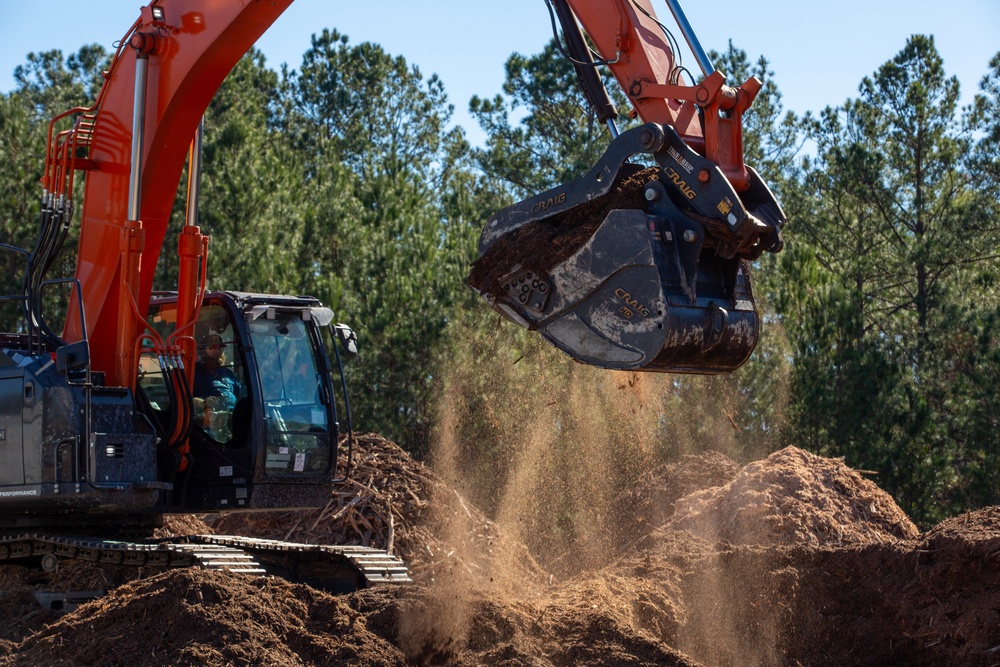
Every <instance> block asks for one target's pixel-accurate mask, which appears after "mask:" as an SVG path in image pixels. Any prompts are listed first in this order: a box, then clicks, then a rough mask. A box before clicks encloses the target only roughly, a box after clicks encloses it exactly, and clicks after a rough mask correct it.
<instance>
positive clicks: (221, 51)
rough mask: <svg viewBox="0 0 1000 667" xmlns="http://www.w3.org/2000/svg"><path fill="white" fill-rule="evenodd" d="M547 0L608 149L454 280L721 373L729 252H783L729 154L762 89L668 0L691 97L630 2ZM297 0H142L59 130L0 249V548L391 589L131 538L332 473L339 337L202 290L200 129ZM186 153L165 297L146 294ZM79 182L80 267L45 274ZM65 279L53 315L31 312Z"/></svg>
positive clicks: (659, 32) (342, 428)
mask: <svg viewBox="0 0 1000 667" xmlns="http://www.w3.org/2000/svg"><path fill="white" fill-rule="evenodd" d="M551 2H552V5H551V7H552V11H553V12H554V14H555V15H556V16H557V17H558V19H559V21H560V22H561V24H562V27H563V34H564V36H565V38H566V41H567V50H568V52H569V53H568V55H569V57H571V58H572V59H573V61H574V63H575V64H576V67H577V70H578V73H579V75H580V79H581V82H582V83H583V85H584V90H585V91H586V93H587V96H588V98H589V99H590V100H591V101H592V102H594V103H595V107H596V108H597V112H598V114H599V115H600V117H601V118H602V119H603V120H604V121H606V122H607V124H608V126H609V128H610V131H611V134H612V136H613V138H612V140H611V141H610V143H609V147H608V149H607V152H606V153H605V154H604V156H603V157H602V158H601V159H600V160H599V162H598V163H597V164H596V165H595V166H594V167H593V169H591V170H590V171H589V172H588V173H587V174H585V175H583V176H581V177H580V178H579V179H577V180H575V181H572V182H571V183H568V184H566V185H562V186H559V187H557V188H554V189H552V190H550V191H547V192H543V193H540V194H538V195H536V196H534V197H531V198H530V199H528V200H525V201H523V202H520V203H518V204H515V205H514V206H511V207H509V208H507V209H504V210H503V211H501V212H499V213H498V214H497V215H495V216H494V217H493V218H492V219H491V220H490V221H489V222H488V223H487V225H486V228H485V230H484V232H483V236H482V240H481V244H480V255H481V256H480V258H479V259H478V260H477V262H476V266H475V271H474V276H473V278H474V279H473V281H472V282H473V284H474V285H475V286H476V288H477V289H478V290H479V291H480V292H481V293H483V294H484V295H485V296H486V298H487V299H488V300H489V301H490V302H491V304H492V305H493V306H494V307H495V308H496V309H498V310H499V311H501V312H502V313H504V314H505V315H506V316H508V317H509V318H511V319H512V320H514V321H517V322H519V323H520V324H522V325H524V326H528V327H529V328H532V329H537V330H538V331H540V332H541V333H542V335H544V336H545V337H546V338H547V339H549V340H550V341H551V342H552V343H553V344H555V345H557V346H558V347H560V348H561V349H563V350H565V351H566V352H567V353H569V354H570V355H571V356H572V357H574V358H575V359H578V360H580V361H583V362H586V363H591V364H595V365H599V366H605V367H609V368H634V369H639V370H677V371H686V372H723V371H727V370H731V369H732V368H735V367H737V366H738V365H739V364H740V363H742V362H743V360H745V359H746V357H747V356H748V355H749V353H750V351H751V350H752V348H753V345H754V343H755V341H756V336H757V329H758V324H757V314H756V311H755V309H754V303H753V297H752V294H751V292H750V284H749V280H748V275H747V265H748V261H749V260H752V259H754V258H755V257H757V256H758V255H759V254H760V253H761V252H762V251H765V250H766V251H771V252H775V251H777V250H778V249H780V246H781V238H780V230H781V227H782V225H783V224H784V217H783V215H782V213H781V209H780V207H779V206H778V204H777V203H776V202H775V200H774V197H773V196H771V193H770V192H769V191H768V189H767V187H766V186H765V185H764V183H763V181H761V179H760V178H759V177H758V176H757V174H756V173H755V172H754V171H753V170H752V169H750V168H749V167H746V166H744V165H743V161H742V160H743V150H742V140H741V116H742V114H743V112H744V111H745V110H746V109H747V108H748V107H749V105H750V102H751V101H752V99H753V97H754V95H755V94H756V92H757V90H758V89H759V87H760V83H759V82H758V81H756V80H754V79H751V80H750V81H748V82H746V83H744V84H742V85H741V86H739V87H737V88H733V87H730V86H728V85H727V84H726V83H725V78H724V76H723V75H722V74H721V73H718V72H714V71H713V70H712V68H711V65H710V63H708V58H707V57H706V56H705V55H704V52H703V51H702V50H701V47H700V46H698V45H697V40H696V39H695V37H694V35H693V32H692V31H691V30H690V27H689V26H687V22H686V20H685V19H684V18H683V14H682V13H681V12H680V8H679V7H678V6H677V5H676V4H675V3H672V2H671V3H670V4H671V7H672V9H673V11H674V13H675V16H677V18H678V23H679V25H680V26H681V30H682V32H683V33H684V34H685V36H686V37H687V39H688V41H689V43H690V44H691V45H692V49H693V50H694V51H695V53H696V55H698V58H699V62H701V63H702V69H703V70H704V72H705V75H706V76H705V78H704V79H703V80H702V82H701V83H700V84H697V85H690V86H688V85H683V84H682V83H680V82H679V81H678V69H677V67H676V66H675V64H674V56H673V51H672V49H671V48H670V47H669V45H668V41H667V40H668V34H669V33H667V31H666V30H665V29H664V28H663V27H662V26H661V24H660V23H659V21H658V20H657V19H656V17H655V13H654V11H653V8H652V6H651V4H650V1H649V0H551ZM290 3H291V0H269V1H268V2H256V1H253V2H231V1H226V2H223V1H221V0H211V1H206V0H153V2H151V3H150V4H149V5H147V6H144V7H142V9H141V15H140V17H139V19H138V20H137V21H135V23H134V24H133V25H132V27H131V28H129V30H128V32H127V33H126V34H125V36H124V37H123V39H122V40H121V41H120V42H119V44H120V46H119V47H118V50H117V52H116V53H115V55H114V58H113V60H112V62H111V65H110V67H109V69H108V71H107V72H106V73H105V77H104V85H103V87H102V89H101V91H100V93H99V95H98V98H97V100H96V101H95V102H94V104H93V105H92V106H90V107H86V108H76V109H71V110H69V111H67V112H65V113H64V114H61V115H60V116H58V117H57V118H55V119H53V121H52V123H51V125H50V130H49V142H48V155H47V161H46V165H45V173H44V178H43V186H44V189H43V198H42V206H41V213H40V232H39V236H38V239H37V242H36V244H35V246H34V247H33V248H32V249H31V250H27V249H21V248H15V247H12V246H8V245H4V246H3V250H4V252H5V254H7V255H8V256H9V257H12V258H14V259H16V260H17V261H19V262H20V263H21V266H22V267H23V276H24V277H23V281H22V284H21V289H20V290H19V291H18V292H17V293H14V294H7V295H5V296H3V297H0V306H2V305H7V306H9V305H11V304H13V305H15V306H16V307H17V312H18V315H17V318H16V322H14V323H13V325H12V327H11V329H10V332H9V333H0V562H4V561H8V560H12V559H33V560H35V561H37V562H39V563H40V564H41V565H42V566H43V567H44V568H46V569H52V568H54V567H57V566H58V562H59V560H60V559H62V558H85V559H89V560H97V561H104V562H112V563H124V564H132V565H143V564H145V565H155V566H163V567H170V566H181V565H190V564H192V563H200V564H202V565H205V564H212V563H214V564H216V565H218V564H219V563H228V565H226V567H230V568H232V569H244V570H250V571H257V572H260V571H272V572H281V573H283V574H286V575H287V576H292V577H295V578H302V579H306V580H310V581H316V580H319V579H322V580H324V581H327V582H333V583H331V584H330V585H331V587H334V588H352V587H358V586H366V585H370V584H372V583H378V582H396V581H405V580H406V579H407V575H406V568H405V566H403V564H402V563H400V562H399V561H398V559H395V558H393V557H392V556H391V555H389V554H386V553H384V552H380V551H379V550H377V549H366V548H360V547H347V546H337V545H323V546H310V545H297V544H288V543H280V542H268V543H264V542H263V541H259V540H248V539H245V538H237V537H232V538H221V537H219V536H201V537H194V536H192V537H191V538H190V539H186V540H172V541H171V540H168V541H158V542H150V541H136V536H141V535H144V534H148V533H150V531H151V529H152V528H154V527H155V526H156V525H158V524H159V523H160V522H161V521H162V517H163V516H164V515H165V514H179V513H207V512H223V511H246V510H266V509H288V508H308V507H318V506H322V505H324V504H325V503H326V502H327V501H328V498H329V494H330V488H331V484H334V483H336V482H337V474H338V471H340V472H343V471H344V470H345V468H346V469H348V470H349V468H350V458H351V452H350V445H348V447H347V450H348V451H347V452H346V453H344V452H340V451H338V442H339V441H340V440H341V436H342V435H344V434H345V433H347V434H349V432H350V416H349V404H348V399H347V391H346V382H344V380H343V369H342V364H341V359H342V355H343V354H347V355H350V354H354V353H355V352H356V337H355V336H354V334H353V332H352V331H351V329H350V328H349V327H348V326H346V325H343V324H338V323H337V322H336V321H335V319H334V315H333V313H332V311H331V310H330V309H329V308H327V307H325V306H323V305H322V304H321V303H320V302H319V301H318V300H316V299H314V298H311V297H305V296H290V295H266V294H255V293H246V292H235V291H207V290H206V289H205V285H206V266H207V264H206V258H207V252H208V238H207V237H206V236H205V235H203V234H202V233H201V231H200V229H199V227H198V225H197V211H198V206H197V205H198V172H199V165H200V159H201V156H200V141H201V129H200V128H201V124H200V121H201V118H202V115H203V114H204V112H205V110H206V108H207V107H208V105H209V103H210V101H211V99H212V97H213V95H214V93H215V91H216V90H217V89H218V87H219V86H220V85H221V83H222V82H223V80H224V78H225V77H226V75H227V74H228V72H229V71H230V70H231V69H232V67H233V66H234V65H235V64H236V62H237V61H238V60H239V59H240V58H241V57H242V56H243V55H244V53H245V52H246V51H247V50H249V48H250V47H251V46H252V45H253V44H254V42H256V40H257V39H258V38H259V37H260V36H261V35H262V34H263V33H264V31H265V30H267V29H268V27H269V26H270V25H271V24H272V23H274V21H275V20H276V19H277V18H278V16H279V15H280V14H281V13H282V12H283V11H284V9H285V8H286V7H287V6H288V5H289V4H290ZM581 25H582V26H583V30H585V31H586V35H587V36H588V37H589V43H588V40H587V37H585V36H584V33H583V32H582V31H581V29H580V26H581ZM592 54H596V56H597V59H596V60H594V58H593V55H592ZM597 66H607V67H609V68H610V69H611V71H612V72H613V73H614V75H615V77H617V79H618V81H619V83H620V84H621V86H622V88H623V89H624V91H625V92H626V94H627V95H628V98H629V100H630V102H631V103H632V104H633V106H634V110H635V113H636V114H637V115H638V116H639V117H641V119H642V120H644V121H645V124H643V125H641V126H639V127H636V128H634V129H630V130H628V131H626V132H622V133H620V134H619V133H618V131H617V129H616V127H615V122H614V116H615V110H614V107H613V105H611V103H610V102H609V101H608V97H607V92H606V91H605V90H604V88H603V86H601V84H600V77H599V76H597V74H596V70H595V68H596V67H597ZM637 156H638V157H637ZM642 160H645V161H646V162H647V163H648V164H650V165H652V167H646V168H645V169H644V168H643V167H642V166H641V165H640V164H639V163H640V162H641V161H642ZM185 165H187V172H188V179H189V180H188V189H187V202H186V203H187V221H186V224H185V225H184V227H183V230H182V231H181V233H180V236H179V238H178V239H177V241H176V243H177V253H178V256H179V277H178V281H177V285H176V290H175V291H171V292H168V293H162V292H154V291H153V275H154V269H155V267H156V264H157V260H158V257H159V254H160V251H161V248H162V247H163V246H164V243H165V236H166V232H167V225H168V221H169V218H170V215H171V211H172V209H173V206H174V199H175V194H176V192H177V186H178V184H179V181H180V178H181V176H182V173H183V171H184V168H185ZM650 169H651V171H650ZM647 175H648V177H647ZM77 178H83V179H84V181H85V182H84V184H83V198H82V201H81V203H80V206H79V209H80V235H79V249H78V256H77V263H76V271H75V275H74V276H73V277H71V278H51V277H49V276H48V274H49V270H50V269H51V268H52V266H53V265H54V260H55V258H56V256H57V254H58V253H59V250H60V248H61V247H62V244H63V240H64V239H65V238H66V235H67V232H68V230H69V228H70V225H71V224H72V221H73V213H74V200H73V193H74V184H75V182H76V179H77ZM626 182H639V186H638V189H637V190H636V192H637V193H638V195H637V197H636V198H635V201H634V202H632V203H628V204H627V205H625V206H622V205H620V204H619V205H616V206H613V207H604V208H606V209H607V210H606V211H601V213H600V214H599V215H598V216H597V220H596V223H595V224H592V225H591V226H590V227H592V229H588V230H587V231H586V233H582V234H580V238H579V241H578V242H574V243H568V244H567V243H563V244H562V245H563V246H568V247H569V248H570V250H571V252H566V253H563V256H559V257H548V258H546V257H544V254H545V253H541V255H542V256H541V257H539V253H538V252H537V246H538V243H537V240H538V238H540V236H539V230H541V231H542V235H543V236H544V234H550V235H551V234H555V235H556V236H560V237H564V236H566V235H568V234H570V230H577V229H578V227H579V226H578V225H575V224H574V219H575V218H577V217H580V216H581V215H582V211H583V210H584V209H585V208H586V210H587V211H591V210H592V209H593V208H594V206H595V204H596V205H598V208H600V204H601V203H602V202H604V201H606V200H610V199H611V195H612V194H614V193H617V192H619V191H620V190H621V189H622V188H623V187H624V186H623V184H624V183H626ZM616 201H618V200H616ZM629 201H631V200H629ZM574 233H576V232H574ZM477 276H478V277H477ZM60 290H62V291H63V292H65V293H68V297H67V298H66V299H65V300H63V302H62V303H63V305H62V306H61V307H60V306H57V307H56V308H55V309H54V312H45V310H46V308H47V304H51V303H52V302H53V299H51V298H50V295H51V293H52V292H55V291H60ZM55 318H58V319H59V323H58V324H54V323H53V320H54V319H55ZM338 396H340V398H338ZM338 403H340V405H341V409H340V410H339V411H338ZM347 440H348V442H350V441H351V440H350V438H348V439H347ZM338 462H339V463H341V465H340V466H339V467H338ZM345 464H346V465H345ZM125 537H127V538H128V539H124V538H125Z"/></svg>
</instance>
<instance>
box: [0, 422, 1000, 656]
mask: <svg viewBox="0 0 1000 667" xmlns="http://www.w3.org/2000/svg"><path fill="white" fill-rule="evenodd" d="M359 449H360V452H359V459H358V471H357V473H356V474H355V476H354V479H355V481H356V484H354V485H353V486H351V487H350V489H348V488H346V487H344V488H338V489H335V490H334V491H333V493H332V496H331V501H330V504H329V505H328V506H327V507H325V508H322V509H320V510H315V511H312V512H300V513H283V514H281V515H277V514H257V515H241V516H236V515H230V516H226V517H223V518H217V519H215V520H212V519H208V520H206V521H205V523H198V522H195V523H191V524H183V523H180V522H179V521H178V522H177V523H174V522H171V523H170V524H168V526H166V527H165V530H167V531H171V530H175V529H179V530H183V529H186V528H202V529H207V530H215V531H217V532H238V531H237V530H236V529H237V528H239V529H241V530H242V529H246V532H248V533H252V534H257V535H265V536H271V537H280V538H285V537H288V538H290V539H295V540H300V541H328V540H329V539H330V538H342V539H345V540H349V541H354V542H356V543H361V542H365V541H367V542H368V543H370V544H375V545H378V546H383V547H387V546H388V545H389V544H391V547H392V549H393V551H394V552H396V553H398V554H400V555H405V556H406V557H407V558H408V559H409V560H410V562H411V563H413V567H414V570H415V572H416V576H415V578H416V579H417V580H418V583H416V584H415V585H412V586H408V587H390V588H383V589H375V590H367V591H361V592H358V593H354V594H351V595H345V596H339V597H334V596H331V595H328V594H326V593H324V592H322V591H317V590H315V589H312V588H310V587H308V586H305V585H301V584H294V583H289V582H286V581H283V580H280V579H274V578H267V579H252V578H246V577H242V576H237V575H227V574H223V573H216V572H208V571H200V570H180V571H170V572H165V573H162V572H161V573H154V572H136V573H133V575H134V576H133V578H132V579H131V580H126V581H122V582H117V581H114V580H112V574H108V573H104V574H102V575H101V577H103V581H104V582H105V583H106V584H107V586H108V588H109V589H110V590H109V592H108V594H107V595H106V596H104V597H103V598H100V599H98V600H95V601H93V602H90V603H87V604H85V605H83V606H81V607H80V608H79V609H77V610H76V611H73V612H70V613H68V614H65V615H62V616H58V615H56V614H53V613H51V612H42V611H40V610H39V609H38V608H37V607H33V606H32V604H31V602H32V600H31V599H30V593H31V591H32V590H35V589H37V588H38V587H39V586H48V585H50V584H51V583H52V582H51V581H47V580H46V577H45V576H43V575H39V574H36V573H32V572H29V571H28V570H26V569H24V568H21V567H19V566H11V565H7V566H3V567H0V666H2V667H8V666H10V665H39V664H45V665H204V666H207V667H216V666H219V667H221V666H222V665H324V664H359V665H360V664H364V665H406V664H454V665H469V666H471V665H508V666H515V665H518V666H521V665H523V666H528V665H530V666H533V667H543V666H549V665H599V666H600V665H606V666H608V667H610V666H611V665H653V664H656V665H673V666H679V667H693V666H695V665H708V666H716V665H719V666H722V665H727V666H728V665H734V666H735V665H886V664H892V665H991V664H997V663H998V662H1000V508H986V509H983V510H979V511H977V512H972V513H969V514H966V515H963V516H960V517H955V518H953V519H949V520H948V521H945V522H943V523H942V524H940V525H938V526H936V527H935V528H933V529H932V530H930V531H928V532H926V533H924V534H919V533H918V532H917V530H916V529H915V528H914V527H913V525H912V523H910V522H909V520H908V519H907V518H906V517H905V515H904V514H903V513H902V512H901V511H900V510H899V508H898V507H897V506H896V505H895V504H894V503H893V502H892V500H891V499H890V498H889V497H888V496H887V495H885V494H884V493H883V492H882V491H881V490H879V489H878V487H877V486H875V484H874V483H872V482H871V481H870V480H868V479H865V478H864V477H863V476H862V475H861V474H860V473H858V472H857V471H853V470H851V469H850V468H848V467H847V466H846V465H845V464H844V462H843V461H841V460H837V459H825V458H821V457H817V456H813V455H810V454H808V453H806V452H804V451H801V450H798V449H796V448H788V449H785V450H782V451H780V452H777V453H775V454H773V455H771V456H770V457H769V458H768V459H765V460H763V461H758V462H755V463H751V464H749V465H747V466H744V467H742V468H740V467H739V466H737V465H736V464H735V463H733V462H732V461H730V460H729V459H727V458H726V457H724V456H723V455H721V454H719V453H717V452H706V453H704V454H702V455H699V456H690V457H686V458H684V459H682V460H680V461H678V462H676V463H674V464H672V465H670V466H661V467H659V468H655V469H653V470H651V471H649V472H648V473H647V474H646V475H644V476H643V477H642V478H641V479H639V480H637V482H636V484H635V486H634V488H633V489H632V490H631V491H630V493H629V494H626V495H627V498H625V499H624V500H623V501H621V502H620V506H619V507H618V508H616V509H617V510H618V511H620V512H621V513H622V516H623V520H625V521H629V522H630V525H634V526H635V527H636V529H635V534H634V540H633V541H632V542H631V543H630V545H629V547H628V549H626V550H625V551H623V552H622V554H621V555H620V556H619V558H618V559H617V560H616V561H615V562H613V563H612V564H610V565H606V566H604V567H601V568H599V569H590V570H581V571H579V572H577V573H575V574H574V575H573V576H568V577H564V578H562V579H561V580H556V579H555V578H550V577H547V576H546V574H545V572H544V571H543V570H542V568H540V567H539V566H538V565H537V563H535V562H534V561H533V560H531V555H530V554H528V553H527V551H526V550H524V549H523V547H521V549H520V550H519V549H518V547H517V545H516V543H514V541H513V540H511V539H510V538H509V537H508V536H505V534H504V531H503V530H501V528H500V527H498V526H497V525H495V524H493V523H492V522H491V521H490V520H489V519H488V518H487V517H485V516H484V515H483V514H482V513H481V512H480V511H479V510H477V509H476V508H475V507H472V506H471V505H470V504H469V503H468V502H467V501H465V500H464V499H463V498H462V497H461V496H459V494H458V493H457V492H456V491H454V490H453V489H451V488H449V487H448V486H447V485H446V484H444V483H443V482H442V481H441V480H440V478H438V477H437V476H436V475H435V474H434V473H433V472H432V471H430V470H428V469H427V468H426V467H424V466H422V465H421V464H419V463H417V462H414V461H412V460H410V459H409V458H408V457H406V455H405V454H403V453H402V451H401V450H399V448H397V447H396V446H395V445H393V444H392V443H390V442H388V441H386V440H384V439H382V438H379V437H378V436H374V435H372V436H365V438H363V439H362V445H361V446H360V448H359ZM185 521H190V519H185ZM222 529H224V530H222ZM72 569H73V568H72V566H70V564H64V565H63V567H61V568H60V571H59V573H58V576H60V577H70V575H71V574H72ZM64 570H65V571H66V572H64ZM76 575H78V576H82V573H81V572H77V573H76ZM88 576H91V577H93V576H95V575H93V574H89V575H88ZM115 576H121V575H120V574H119V575H115ZM68 580H72V578H71V577H70V579H68ZM85 583H93V582H89V581H87V582H85Z"/></svg>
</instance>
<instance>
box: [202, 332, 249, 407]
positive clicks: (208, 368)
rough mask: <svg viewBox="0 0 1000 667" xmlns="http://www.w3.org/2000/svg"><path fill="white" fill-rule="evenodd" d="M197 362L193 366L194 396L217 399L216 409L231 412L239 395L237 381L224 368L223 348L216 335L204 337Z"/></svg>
mask: <svg viewBox="0 0 1000 667" xmlns="http://www.w3.org/2000/svg"><path fill="white" fill-rule="evenodd" d="M198 353H199V354H198V361H197V362H196V363H195V366H194V396H195V398H201V399H209V398H214V397H218V398H219V399H221V400H218V401H213V402H214V403H217V404H218V406H217V409H220V410H228V411H229V412H232V410H233V408H234V407H236V396H237V395H238V394H239V384H240V383H239V380H237V379H236V374H235V373H233V371H232V370H230V369H229V367H227V366H226V354H225V347H224V345H223V343H222V337H221V336H219V335H218V334H210V335H208V336H206V338H205V341H204V342H203V343H202V344H201V345H199V346H198Z"/></svg>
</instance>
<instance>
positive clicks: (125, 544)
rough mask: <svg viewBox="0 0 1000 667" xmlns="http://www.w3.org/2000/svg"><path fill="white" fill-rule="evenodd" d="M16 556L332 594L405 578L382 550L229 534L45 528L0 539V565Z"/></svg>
mask: <svg viewBox="0 0 1000 667" xmlns="http://www.w3.org/2000/svg"><path fill="white" fill-rule="evenodd" d="M24 559H40V562H41V567H42V569H43V570H46V571H49V572H53V571H55V569H56V568H57V567H58V562H59V560H60V559H75V560H81V561H87V562H91V563H103V564H108V565H115V566H120V567H156V568H163V569H168V568H169V569H174V568H184V567H195V568H201V569H207V570H225V571H228V572H234V573H240V574H244V575H249V576H258V577H264V576H269V575H270V576H277V577H281V578H283V579H287V580H289V581H292V582H295V583H305V584H309V585H311V586H313V587H316V588H321V589H323V590H327V591H330V592H333V593H349V592H352V591H355V590H358V589H361V588H368V587H372V586H380V585H386V584H406V583H410V582H411V579H410V576H409V572H408V570H407V568H406V565H405V564H404V563H403V561H402V560H400V559H399V558H398V557H396V556H393V555H391V554H389V553H388V552H386V551H384V550H382V549H375V548H373V547H363V546H331V545H313V544H301V543H297V542H285V541H282V540H267V539H258V538H251V537H241V536H236V535H188V536H184V537H172V538H169V539H167V540H159V541H152V542H129V541H117V540H106V539H93V538H83V537H75V536H67V535H56V534H49V533H19V534H13V535H5V536H0V564H3V563H6V562H16V561H21V560H24ZM101 594H103V592H99V593H96V592H95V593H85V594H72V593H59V594H54V595H53V594H50V593H47V594H46V595H47V596H48V597H47V598H46V599H50V600H56V601H68V600H70V599H71V598H73V597H74V596H75V597H77V598H81V599H82V598H91V599H92V598H94V597H99V596H100V595H101ZM36 597H37V596H36ZM39 601H40V602H42V599H41V598H39ZM43 604H44V603H43ZM46 606H47V605H46ZM66 608H67V609H68V608H69V607H68V606H67V607H66Z"/></svg>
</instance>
